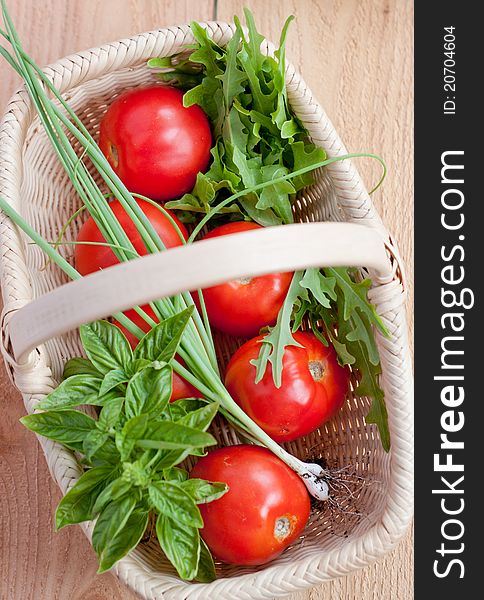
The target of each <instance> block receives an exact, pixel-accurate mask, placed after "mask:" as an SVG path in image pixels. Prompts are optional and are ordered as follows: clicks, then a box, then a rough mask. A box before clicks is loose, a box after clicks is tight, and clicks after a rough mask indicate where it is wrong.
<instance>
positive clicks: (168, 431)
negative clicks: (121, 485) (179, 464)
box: [131, 415, 217, 450]
mask: <svg viewBox="0 0 484 600" xmlns="http://www.w3.org/2000/svg"><path fill="white" fill-rule="evenodd" d="M141 416H145V417H146V416H147V415H141ZM134 418H135V419H136V418H139V417H134ZM131 420H133V419H131ZM133 441H134V442H135V443H136V445H137V446H138V447H139V448H144V449H145V450H149V449H151V448H153V449H155V450H176V449H180V450H182V449H188V448H205V446H213V445H214V444H216V443H217V442H216V440H215V438H214V437H213V436H212V435H210V434H209V433H205V432H203V431H199V430H198V429H193V428H191V427H186V426H185V425H180V424H179V423H172V422H170V421H159V422H150V423H149V424H148V425H147V427H146V431H145V432H144V437H143V438H142V439H136V440H133Z"/></svg>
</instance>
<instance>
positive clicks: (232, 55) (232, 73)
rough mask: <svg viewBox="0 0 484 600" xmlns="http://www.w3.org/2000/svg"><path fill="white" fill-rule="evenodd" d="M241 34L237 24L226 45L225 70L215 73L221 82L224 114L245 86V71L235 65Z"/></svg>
mask: <svg viewBox="0 0 484 600" xmlns="http://www.w3.org/2000/svg"><path fill="white" fill-rule="evenodd" d="M241 36H242V30H241V28H240V25H239V26H237V27H236V30H235V32H234V34H233V35H232V37H231V38H230V41H229V43H228V44H227V46H226V64H225V70H224V72H223V73H221V74H219V75H216V77H217V78H218V79H220V81H221V82H222V88H223V97H224V102H225V111H226V114H228V113H229V110H230V108H231V107H232V102H233V100H234V98H235V97H236V96H238V95H239V94H241V93H242V92H243V91H244V89H245V86H244V85H242V84H243V83H245V81H246V80H247V76H246V75H245V73H244V72H243V71H241V70H240V69H239V68H238V66H237V52H238V50H239V46H240V40H241Z"/></svg>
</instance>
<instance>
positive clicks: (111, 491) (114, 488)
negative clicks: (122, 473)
mask: <svg viewBox="0 0 484 600" xmlns="http://www.w3.org/2000/svg"><path fill="white" fill-rule="evenodd" d="M131 488H132V483H131V482H129V481H126V479H123V477H118V478H117V479H114V481H111V482H110V483H109V484H108V485H107V486H106V487H105V488H104V489H103V490H102V492H101V493H100V494H99V496H98V497H97V499H96V502H95V503H94V506H93V507H92V514H93V515H97V514H99V513H100V512H101V511H102V510H103V509H104V507H105V506H106V505H107V504H108V503H109V502H111V501H112V500H118V499H119V498H121V497H122V496H124V495H126V494H127V493H128V492H129V490H130V489H131Z"/></svg>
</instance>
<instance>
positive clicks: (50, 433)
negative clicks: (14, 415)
mask: <svg viewBox="0 0 484 600" xmlns="http://www.w3.org/2000/svg"><path fill="white" fill-rule="evenodd" d="M20 422H21V423H22V425H25V427H27V428H28V429H30V430H31V431H34V432H35V433H37V434H39V435H43V436H44V437H46V438H49V439H51V440H55V441H56V442H62V443H63V444H70V443H72V442H82V441H83V440H84V438H85V436H86V435H87V434H88V433H89V432H90V431H92V430H93V429H95V428H96V421H95V420H94V419H92V418H91V417H89V416H88V415H86V414H84V413H83V412H80V411H78V410H62V411H49V412H42V413H34V414H33V415H27V416H25V417H22V418H21V419H20Z"/></svg>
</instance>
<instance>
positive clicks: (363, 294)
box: [325, 267, 388, 335]
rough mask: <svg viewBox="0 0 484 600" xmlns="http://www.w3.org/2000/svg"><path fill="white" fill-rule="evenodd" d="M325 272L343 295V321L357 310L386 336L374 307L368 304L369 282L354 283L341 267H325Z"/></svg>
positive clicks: (368, 280) (366, 280)
mask: <svg viewBox="0 0 484 600" xmlns="http://www.w3.org/2000/svg"><path fill="white" fill-rule="evenodd" d="M325 270H326V271H327V272H328V273H329V274H330V275H332V276H333V277H334V278H335V279H336V284H337V286H338V288H339V289H340V290H341V292H342V293H343V295H344V307H343V318H344V320H345V321H347V320H348V319H349V318H350V317H351V315H352V314H353V311H354V310H355V309H356V308H357V309H359V310H360V311H361V313H362V314H363V315H366V317H367V318H368V320H369V321H370V323H372V324H373V325H375V326H376V327H377V328H378V329H379V330H380V331H381V332H382V333H383V334H384V335H388V331H387V329H386V327H385V325H384V324H383V321H382V320H381V319H380V317H379V316H378V314H377V312H376V308H375V306H374V305H373V304H370V302H369V301H368V298H367V294H368V290H369V289H370V287H371V280H370V279H364V280H363V281H360V282H359V283H356V282H354V281H353V280H352V279H351V277H350V275H349V273H348V271H347V269H344V268H342V267H339V268H336V267H335V268H332V267H327V268H326V269H325Z"/></svg>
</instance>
